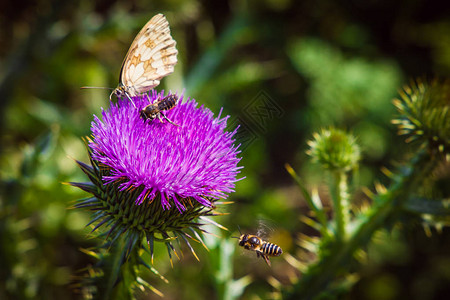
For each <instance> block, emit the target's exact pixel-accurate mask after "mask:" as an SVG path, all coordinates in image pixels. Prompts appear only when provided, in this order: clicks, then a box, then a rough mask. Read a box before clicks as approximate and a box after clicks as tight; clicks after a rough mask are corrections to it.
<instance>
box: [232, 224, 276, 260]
mask: <svg viewBox="0 0 450 300" xmlns="http://www.w3.org/2000/svg"><path fill="white" fill-rule="evenodd" d="M239 233H240V234H241V236H240V237H234V238H237V239H239V246H241V247H244V249H247V250H250V251H255V252H256V256H257V257H260V256H261V257H262V258H263V259H264V261H265V262H266V264H267V265H268V266H270V260H269V256H280V255H281V254H282V253H283V250H282V249H281V247H280V246H278V245H276V244H274V243H270V242H266V241H264V240H263V239H262V238H260V237H259V236H258V235H253V234H247V233H244V234H242V233H241V231H240V230H239Z"/></svg>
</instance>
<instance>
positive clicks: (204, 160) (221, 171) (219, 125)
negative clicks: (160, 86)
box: [89, 91, 241, 212]
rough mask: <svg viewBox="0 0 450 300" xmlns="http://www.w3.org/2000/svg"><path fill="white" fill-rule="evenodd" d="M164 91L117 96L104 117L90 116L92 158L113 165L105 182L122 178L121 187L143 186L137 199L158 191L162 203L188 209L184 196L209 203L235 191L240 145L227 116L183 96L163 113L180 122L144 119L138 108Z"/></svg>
mask: <svg viewBox="0 0 450 300" xmlns="http://www.w3.org/2000/svg"><path fill="white" fill-rule="evenodd" d="M163 97H164V92H163V91H162V92H161V93H157V92H155V91H153V93H152V94H151V95H149V96H147V95H144V96H143V97H134V98H133V102H134V103H135V105H136V106H137V109H136V108H135V107H134V106H133V104H132V103H131V102H130V101H129V100H128V99H124V100H119V102H118V103H117V104H112V103H111V107H110V109H109V110H103V111H102V120H100V119H99V118H98V117H96V116H95V118H94V122H92V135H93V140H92V141H91V142H90V144H89V147H90V148H91V150H92V159H94V160H96V161H98V162H100V163H101V164H103V165H105V166H107V167H108V169H109V174H108V175H107V176H103V181H104V183H105V184H110V183H113V182H116V183H119V182H120V184H119V187H120V190H121V191H125V190H133V189H136V188H142V192H140V194H139V195H138V196H137V197H136V199H135V201H136V204H142V203H143V202H144V201H153V199H155V198H156V197H157V196H159V197H158V198H159V199H161V204H162V206H163V208H164V209H169V208H170V207H171V205H172V204H174V205H175V206H176V207H177V208H178V210H179V211H180V212H182V211H184V210H185V209H186V207H185V205H186V202H185V201H184V199H195V200H196V201H198V202H199V203H200V204H202V205H204V206H207V207H211V205H212V203H211V201H210V200H209V199H220V198H226V197H227V194H228V193H230V192H233V191H234V186H235V182H236V181H237V179H236V176H237V174H238V173H239V169H240V168H241V167H238V166H237V164H238V162H239V161H240V158H238V157H237V154H238V153H239V152H240V151H238V146H234V145H233V142H234V140H233V135H234V134H235V133H236V130H237V129H235V130H234V131H233V132H227V131H226V120H227V119H228V117H224V118H220V113H219V116H218V117H217V118H214V117H213V113H212V112H211V111H210V110H209V109H207V108H205V107H203V105H202V106H200V107H197V106H198V105H197V103H196V102H195V100H193V99H189V98H188V99H187V101H186V102H184V103H183V102H182V101H183V95H182V96H180V97H179V100H178V105H177V106H175V108H173V109H172V110H170V111H165V112H164V114H165V115H166V116H167V117H168V118H169V119H170V120H172V121H173V122H174V123H176V124H178V125H180V126H179V127H177V126H175V125H172V124H170V123H168V122H167V121H165V120H164V119H163V121H162V122H161V121H160V120H158V119H155V120H144V119H142V118H141V117H140V114H139V112H140V110H141V109H143V108H144V107H145V106H146V105H148V104H150V103H154V102H155V101H157V100H158V99H162V98H163Z"/></svg>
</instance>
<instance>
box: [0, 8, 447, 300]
mask: <svg viewBox="0 0 450 300" xmlns="http://www.w3.org/2000/svg"><path fill="white" fill-rule="evenodd" d="M157 13H163V14H165V15H166V17H167V18H168V20H169V23H170V26H171V30H172V36H173V37H174V39H175V40H176V41H177V48H178V51H179V55H178V60H179V62H178V64H177V65H176V67H175V72H174V73H173V74H172V75H170V76H168V77H167V78H165V79H163V80H162V83H161V85H160V86H158V87H157V89H158V90H159V89H166V90H169V89H170V90H172V91H179V92H181V91H182V90H183V89H185V95H186V96H190V97H193V98H195V99H196V100H197V101H198V102H199V103H201V104H204V105H206V106H207V107H209V108H210V109H211V110H212V111H213V112H214V113H215V114H217V113H218V112H219V111H220V109H221V108H222V107H223V110H224V113H225V114H227V115H230V122H231V123H232V124H234V126H235V125H236V124H241V125H242V127H241V128H242V130H241V131H240V132H239V135H238V137H237V139H238V142H240V143H242V157H243V158H242V160H241V165H242V166H244V169H243V171H242V177H244V176H245V177H246V178H245V179H244V180H242V181H239V182H238V183H237V186H236V192H235V193H234V194H232V195H231V196H230V200H232V201H234V204H232V205H229V206H227V207H226V208H224V209H222V211H226V212H229V213H230V215H228V216H224V217H221V218H216V219H215V221H219V222H220V223H221V224H223V225H225V226H227V227H228V228H229V229H230V231H231V232H232V235H237V234H238V233H237V232H238V231H237V226H236V225H240V227H241V228H242V229H243V230H245V231H246V232H256V230H257V229H258V227H259V223H261V221H262V223H264V224H267V225H266V227H269V228H271V230H269V236H270V240H271V241H273V242H276V243H278V244H279V245H280V246H281V247H282V248H283V250H284V251H285V252H288V253H291V254H295V253H296V247H295V240H296V239H298V233H299V232H304V233H307V234H308V233H310V232H309V231H308V230H309V229H307V228H304V227H303V226H304V225H302V224H301V223H300V222H299V220H298V218H299V216H300V215H302V214H306V213H307V211H308V210H307V208H306V206H305V203H304V201H303V200H302V198H301V194H300V192H299V190H298V188H297V187H296V186H295V185H294V183H293V181H292V179H291V178H290V176H289V175H288V173H287V172H286V171H285V168H284V164H285V163H290V164H291V165H292V166H293V167H294V168H295V169H296V170H297V171H298V172H299V173H300V174H301V176H302V178H303V179H304V180H305V181H306V182H307V184H308V185H309V186H310V187H312V186H317V187H319V191H320V193H321V194H323V196H324V197H325V198H326V195H327V189H326V186H325V185H324V184H325V182H324V179H323V173H322V172H321V170H320V169H318V167H317V166H315V165H313V164H311V163H310V162H309V160H308V158H307V156H306V154H305V152H304V151H305V150H306V149H307V145H306V141H307V140H308V139H310V138H311V136H312V133H313V132H314V131H317V130H319V129H320V128H321V127H325V126H330V125H334V126H336V127H340V128H344V129H348V130H350V131H351V132H353V133H354V134H355V135H356V136H357V137H358V141H359V143H360V145H361V147H362V149H363V157H364V160H363V162H362V165H361V168H360V170H359V177H358V182H357V184H356V186H355V198H356V199H363V198H364V196H363V195H362V193H361V192H360V189H359V187H360V186H367V187H369V188H370V189H373V184H374V182H375V181H379V182H382V183H386V182H388V180H387V178H386V177H384V176H383V175H382V174H381V172H380V168H381V167H382V166H388V167H391V166H392V165H393V162H395V161H396V160H401V159H402V158H404V155H405V153H408V151H409V150H408V149H409V147H411V146H410V145H405V144H404V142H403V139H402V138H399V137H397V134H396V132H395V127H394V126H393V125H391V124H390V120H391V119H392V118H393V117H394V116H395V115H396V113H395V110H394V108H393V106H392V104H391V100H392V99H393V98H395V97H396V95H397V91H398V89H399V88H400V87H401V86H402V85H404V84H405V83H407V82H408V81H409V80H410V79H411V78H415V77H417V76H425V77H428V78H432V77H434V76H442V77H448V75H449V73H450V5H449V4H448V3H445V2H444V1H426V0H414V1H406V0H403V1H386V0H379V1H328V0H319V1H316V0H307V1H290V0H282V1H276V0H265V1H222V0H221V1H196V0H188V1H181V0H171V1H153V2H150V1H90V0H79V1H68V0H66V1H57V0H55V1H46V0H40V1H39V0H38V1H29V0H27V1H21V2H18V1H16V2H14V1H8V2H6V3H3V5H2V10H1V11H0V44H1V47H0V97H1V102H0V113H1V120H0V122H1V152H0V164H1V173H0V174H1V203H0V209H1V211H0V233H1V236H0V238H1V247H0V248H1V250H0V265H1V270H0V298H2V299H3V297H5V298H8V297H9V295H11V294H10V291H20V293H17V294H16V295H18V296H17V297H19V298H24V299H25V298H28V299H60V298H64V299H77V298H79V295H77V294H76V293H74V291H73V290H72V289H71V288H70V286H69V285H70V283H71V282H72V281H73V277H74V276H75V275H76V274H77V273H76V271H77V270H79V269H81V268H83V267H84V266H86V265H87V264H90V263H93V262H92V261H90V259H89V257H87V256H86V255H85V254H83V253H82V252H80V251H79V249H80V248H85V247H89V246H92V245H94V244H95V240H94V239H92V237H91V236H89V235H88V232H89V230H90V229H89V228H85V227H84V226H85V224H87V222H88V220H89V213H88V212H85V211H81V210H80V211H79V210H73V209H68V207H70V206H71V205H72V204H73V201H74V200H75V199H78V198H82V197H85V196H86V195H85V194H84V193H83V192H81V191H79V190H77V189H75V188H73V187H70V186H66V185H63V184H62V182H67V181H86V178H85V176H84V174H83V173H82V172H81V171H80V170H79V169H78V168H77V166H76V164H75V163H74V161H73V158H75V159H78V160H81V161H87V155H86V151H85V149H84V145H83V143H82V141H81V137H83V136H86V135H89V133H90V122H91V121H92V119H93V115H94V114H96V115H99V114H100V112H101V108H102V107H104V108H107V107H108V106H109V98H108V97H109V92H108V91H107V90H80V89H79V88H80V87H81V86H104V87H116V86H117V84H118V77H119V71H120V67H121V63H122V60H123V57H124V56H125V54H126V51H127V49H128V47H129V45H130V43H131V41H132V40H133V38H134V36H135V35H136V34H137V32H138V31H139V30H140V28H141V27H142V26H143V25H144V24H145V23H146V22H147V21H148V20H149V19H150V18H151V17H152V16H153V15H155V14H157ZM261 104H264V105H262V106H261ZM258 112H259V113H260V114H258ZM409 225H410V226H408V229H407V230H405V231H401V232H398V233H396V234H395V235H394V234H389V235H387V236H384V237H383V236H382V237H381V238H379V239H377V240H376V241H374V242H373V245H371V248H370V252H369V253H371V255H372V257H373V259H372V260H370V262H369V263H368V265H367V266H366V267H365V268H364V269H363V271H362V272H361V273H360V274H359V275H360V276H361V281H360V282H359V283H358V284H356V286H354V287H353V289H352V291H351V293H350V294H349V295H348V298H349V299H406V298H408V299H439V298H440V297H441V296H445V295H448V293H449V292H450V288H449V286H450V256H449V253H450V241H449V237H450V235H449V232H448V230H444V231H443V232H442V233H439V234H436V233H435V234H433V236H432V237H431V238H427V237H425V233H424V231H423V228H422V227H421V226H420V224H419V223H414V222H411V224H409ZM219 234H220V235H223V236H224V237H225V238H229V236H230V233H219ZM377 241H378V242H377ZM233 242H234V241H233ZM386 245H389V247H387V246H386ZM157 250H158V251H159V252H158V251H157V253H156V257H155V260H156V261H155V267H156V268H157V269H158V270H159V271H160V272H161V273H162V274H164V276H166V277H167V278H168V280H169V281H170V283H169V284H165V283H164V282H162V281H158V280H157V279H156V278H155V279H154V280H153V279H150V281H151V282H152V283H154V284H155V286H156V287H157V288H158V289H160V290H161V291H162V292H163V293H164V294H165V295H166V299H220V298H221V296H220V295H219V292H218V291H217V289H216V288H215V285H214V282H213V279H212V276H211V274H214V273H215V272H216V269H215V268H216V266H215V264H214V262H213V259H212V258H211V257H212V254H208V252H206V251H205V250H204V249H202V248H201V247H200V246H197V247H196V250H197V254H198V255H199V256H200V260H201V261H200V262H196V261H195V259H194V258H193V256H192V255H191V254H189V253H188V252H189V251H185V252H186V255H185V256H184V258H183V259H182V260H181V261H175V265H174V268H173V269H172V268H171V267H170V263H169V261H168V259H167V255H166V253H164V249H163V248H162V247H161V249H157ZM243 252H245V251H242V249H236V253H235V256H234V262H230V263H232V264H233V266H234V271H233V272H234V277H235V278H240V277H242V276H245V275H248V274H250V275H252V277H253V280H254V281H253V283H252V284H251V285H250V286H249V287H248V288H247V289H246V290H245V291H244V293H243V295H242V298H243V299H258V297H259V298H262V299H266V298H267V297H268V296H267V295H268V293H270V292H271V290H272V288H271V286H270V285H269V284H268V283H267V282H266V280H267V278H268V277H269V276H273V277H275V278H277V279H278V280H279V281H281V282H282V283H284V284H288V283H289V278H290V277H292V276H294V275H300V274H296V271H295V270H294V269H293V268H291V267H290V266H289V265H288V264H287V263H286V262H285V261H284V260H283V259H281V258H275V259H273V260H272V264H273V266H272V268H268V267H267V266H266V265H265V264H264V263H263V262H262V260H259V259H258V260H257V259H256V257H255V258H254V257H253V256H254V255H253V254H252V255H251V256H250V257H249V256H248V255H246V254H244V253H243ZM149 278H151V277H149ZM138 297H139V298H140V299H153V298H158V297H157V296H156V295H155V294H152V293H149V294H147V295H146V294H144V293H140V294H138Z"/></svg>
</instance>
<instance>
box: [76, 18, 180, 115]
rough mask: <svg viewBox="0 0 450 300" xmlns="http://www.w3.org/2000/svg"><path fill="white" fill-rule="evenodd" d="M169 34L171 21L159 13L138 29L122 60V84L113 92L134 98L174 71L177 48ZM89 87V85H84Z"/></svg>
mask: <svg viewBox="0 0 450 300" xmlns="http://www.w3.org/2000/svg"><path fill="white" fill-rule="evenodd" d="M175 46H176V41H175V40H174V39H173V38H172V36H171V35H170V28H169V22H168V21H167V19H166V17H165V16H164V15H163V14H157V15H156V16H154V17H153V18H151V19H150V21H148V22H147V24H145V26H144V27H143V28H142V29H141V31H139V33H138V34H137V36H136V37H135V38H134V40H133V42H132V43H131V46H130V49H129V50H128V53H127V55H126V56H125V59H124V60H123V63H122V68H121V70H120V75H119V85H118V86H117V88H115V89H114V90H113V91H112V93H111V94H110V96H109V98H110V99H111V97H112V95H113V94H115V95H116V96H117V97H118V98H123V97H124V96H126V97H127V98H128V99H129V100H130V101H131V103H133V105H134V106H135V107H136V105H135V104H134V102H133V100H132V97H134V96H138V95H141V94H143V93H146V92H148V91H149V90H151V89H153V88H155V87H156V86H157V85H158V84H159V82H160V80H161V79H162V78H163V77H165V76H167V75H169V74H171V73H172V72H173V71H174V66H175V65H176V63H177V54H178V50H177V48H176V47H175ZM84 88H88V87H84Z"/></svg>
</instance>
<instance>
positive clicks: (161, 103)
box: [140, 95, 180, 126]
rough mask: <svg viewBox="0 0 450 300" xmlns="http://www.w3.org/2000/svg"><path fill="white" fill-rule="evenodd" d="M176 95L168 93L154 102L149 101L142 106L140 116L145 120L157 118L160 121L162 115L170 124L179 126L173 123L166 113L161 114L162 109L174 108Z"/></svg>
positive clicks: (176, 99)
mask: <svg viewBox="0 0 450 300" xmlns="http://www.w3.org/2000/svg"><path fill="white" fill-rule="evenodd" d="M177 101H178V97H177V96H176V95H169V96H167V97H164V98H162V100H158V101H156V102H155V103H151V104H149V105H147V106H146V107H144V108H143V109H142V110H141V111H140V115H141V117H142V118H143V119H144V120H146V119H150V120H154V119H156V118H158V119H159V121H161V122H162V119H161V116H163V118H164V119H166V120H167V122H169V123H170V124H173V125H175V126H180V125H178V124H175V123H174V122H172V121H171V120H170V119H169V118H168V117H166V115H164V114H163V112H162V111H163V110H170V109H172V108H174V107H175V106H176V105H177Z"/></svg>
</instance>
